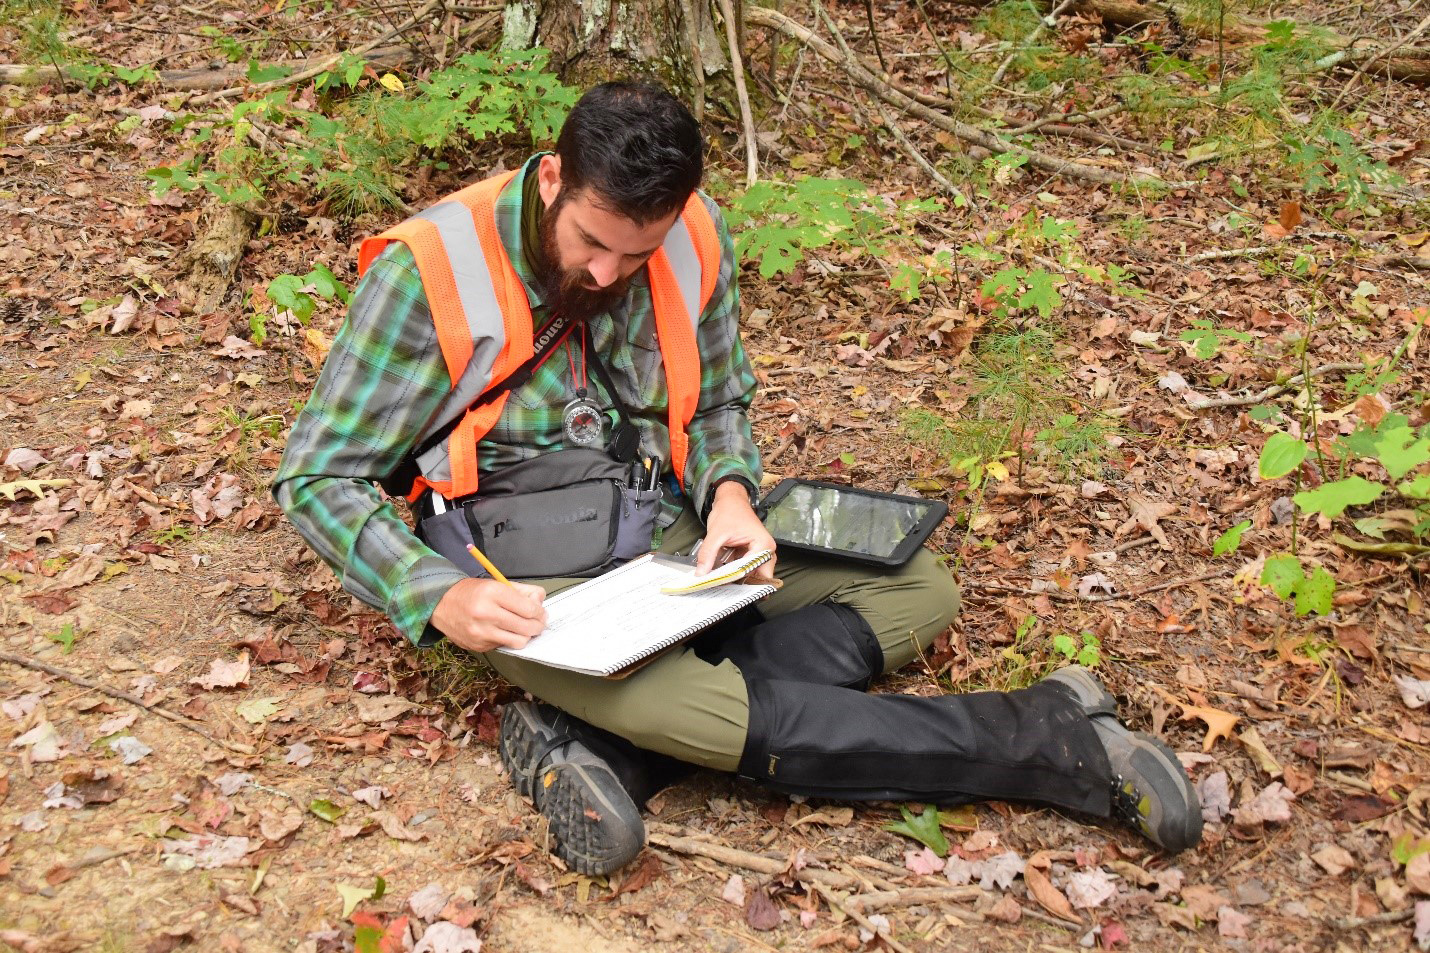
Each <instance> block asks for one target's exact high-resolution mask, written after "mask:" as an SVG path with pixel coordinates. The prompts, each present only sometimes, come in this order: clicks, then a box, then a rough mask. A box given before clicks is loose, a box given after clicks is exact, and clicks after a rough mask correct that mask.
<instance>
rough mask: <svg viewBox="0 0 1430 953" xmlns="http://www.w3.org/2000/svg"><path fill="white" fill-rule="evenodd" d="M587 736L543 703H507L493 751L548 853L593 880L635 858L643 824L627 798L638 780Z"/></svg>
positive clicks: (590, 731)
mask: <svg viewBox="0 0 1430 953" xmlns="http://www.w3.org/2000/svg"><path fill="white" fill-rule="evenodd" d="M594 731H595V730H594V729H592V728H590V726H588V725H586V724H585V723H584V722H581V721H578V720H577V719H574V718H572V717H571V716H570V715H567V714H566V713H565V712H562V711H560V710H558V709H556V708H553V707H551V706H550V705H543V704H539V703H533V702H513V703H512V704H509V705H507V706H506V708H505V710H504V711H503V712H502V722H501V744H500V750H501V760H502V764H503V765H505V766H506V769H507V772H508V774H509V775H510V776H511V781H512V783H513V784H514V785H515V786H516V790H517V793H518V794H520V795H521V796H522V797H525V798H530V799H531V801H532V803H534V804H535V805H536V809H537V810H538V811H540V812H541V814H542V816H543V817H545V818H546V820H547V823H548V824H549V825H550V828H551V834H552V837H553V838H554V839H555V841H556V855H557V856H558V857H560V858H561V859H562V860H564V861H566V863H567V864H568V865H569V866H570V867H571V868H572V869H573V870H575V871H577V872H579V873H583V874H588V875H591V876H599V875H602V874H609V873H611V872H612V871H615V870H618V869H620V868H621V867H624V866H625V865H626V864H628V863H630V862H631V861H632V860H633V859H635V856H636V855H637V854H639V853H640V851H641V848H642V847H643V846H644V845H645V824H644V822H643V821H642V820H641V814H640V809H639V808H638V807H637V806H636V803H635V801H634V800H632V798H631V794H630V793H629V792H630V790H631V788H632V787H633V786H635V785H636V784H638V783H639V782H638V781H637V780H636V779H634V778H630V777H627V778H624V779H623V778H622V777H620V776H619V773H618V768H626V769H627V771H626V772H624V773H627V774H629V773H630V769H631V767H632V766H631V765H626V764H621V763H620V761H621V760H622V759H620V757H619V755H618V754H617V753H615V752H614V751H613V750H607V751H606V752H605V754H606V756H604V757H603V755H602V754H600V753H598V750H599V749H603V748H606V746H605V745H603V744H601V743H600V742H599V741H598V740H597V739H596V736H595V734H594ZM613 761H614V762H616V763H614V764H613Z"/></svg>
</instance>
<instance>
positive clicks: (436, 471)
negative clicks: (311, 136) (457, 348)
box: [416, 201, 506, 480]
mask: <svg viewBox="0 0 1430 953" xmlns="http://www.w3.org/2000/svg"><path fill="white" fill-rule="evenodd" d="M416 217H417V218H421V219H426V220H427V221H429V222H431V223H432V224H433V225H435V226H436V227H437V233H438V234H439V235H440V236H441V237H442V246H443V248H445V249H446V251H447V260H448V263H449V264H450V266H451V268H452V278H453V281H454V283H455V284H456V286H457V297H458V299H460V301H461V306H462V315H463V317H465V318H466V321H467V329H468V331H470V332H471V336H472V359H471V361H469V362H468V363H467V366H466V369H465V370H463V371H462V376H461V377H460V378H458V380H457V381H456V382H455V386H454V387H453V388H452V391H451V392H450V393H449V394H448V395H447V397H446V398H445V399H444V400H443V401H442V405H441V407H440V408H438V411H437V413H436V415H435V416H434V417H433V418H432V420H431V422H430V423H429V424H428V425H427V428H426V429H425V430H424V431H423V432H422V435H421V437H419V438H418V441H417V442H418V443H421V442H422V441H423V440H425V439H426V438H427V436H428V435H429V434H431V433H433V432H435V431H436V430H438V429H440V428H441V427H442V426H444V425H445V424H447V423H449V422H451V421H453V420H455V419H456V418H458V417H460V416H461V415H462V413H463V412H465V411H466V409H467V407H469V406H470V405H471V403H472V401H474V400H476V399H477V396H478V395H479V394H481V393H482V391H484V390H486V389H487V385H488V384H490V383H491V373H492V366H493V365H494V364H495V363H496V359H497V356H498V355H499V354H500V353H501V349H502V348H503V347H504V346H505V344H506V325H505V324H504V323H503V321H502V313H501V306H500V304H498V302H497V295H496V289H495V288H493V287H492V275H491V269H489V268H488V267H487V262H486V258H485V256H484V255H483V254H482V243H481V240H480V239H478V238H477V228H476V224H475V223H474V222H473V221H472V212H471V210H470V209H468V208H467V207H466V206H465V205H463V204H462V203H461V202H454V201H447V202H438V203H437V204H436V205H434V206H432V207H431V208H429V209H426V210H425V211H422V212H419V213H418V214H417V216H416ZM417 465H418V467H419V468H420V469H421V470H422V473H423V474H424V475H425V476H426V477H427V478H428V479H429V480H450V479H451V478H452V475H451V466H450V464H449V462H448V459H447V447H446V445H445V444H442V445H439V446H436V447H433V448H432V449H431V450H429V451H427V453H425V454H423V455H422V456H421V457H419V458H418V460H417Z"/></svg>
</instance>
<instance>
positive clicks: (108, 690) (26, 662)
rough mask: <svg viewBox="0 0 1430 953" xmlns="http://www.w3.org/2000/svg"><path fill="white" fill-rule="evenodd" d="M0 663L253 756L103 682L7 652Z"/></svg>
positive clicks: (250, 750)
mask: <svg viewBox="0 0 1430 953" xmlns="http://www.w3.org/2000/svg"><path fill="white" fill-rule="evenodd" d="M0 661H5V662H9V663H10V664H11V665H19V666H20V667H22V668H28V669H33V670H34V671H37V672H45V673H46V674H49V675H53V676H55V677H56V678H62V679H64V680H65V681H67V682H72V683H73V684H75V685H79V686H81V687H83V688H89V689H93V690H94V691H97V692H103V693H104V694H106V695H108V696H109V697H110V698H117V699H119V700H120V701H126V702H128V703H129V704H131V705H138V706H139V707H140V708H142V709H144V710H145V711H149V712H153V713H154V714H156V715H158V716H160V717H161V718H167V719H169V720H170V721H172V722H173V723H174V724H176V725H178V726H179V727H181V728H187V729H189V730H190V731H192V732H193V733H194V734H196V735H198V736H199V737H200V738H203V739H204V740H205V741H208V742H210V743H212V744H216V745H218V746H219V747H220V748H226V749H228V750H229V751H233V752H235V753H237V754H253V748H252V746H250V745H245V744H235V743H234V742H230V741H223V740H221V739H219V738H215V737H214V736H213V735H211V734H209V733H208V732H207V731H204V729H203V728H201V727H199V725H198V724H197V723H196V722H193V721H190V720H189V719H187V718H185V717H184V716H183V715H176V714H174V713H173V712H171V711H169V710H167V709H164V708H160V707H159V706H157V705H146V704H145V703H144V699H142V698H140V697H139V696H138V695H131V694H129V693H128V692H126V691H122V690H120V689H118V688H112V687H111V686H109V685H105V684H104V683H103V682H95V681H91V680H90V679H87V678H85V677H84V676H82V675H76V674H74V673H73V672H67V671H65V670H64V669H62V668H56V667H55V666H53V665H47V664H46V663H44V662H38V661H36V660H34V659H31V658H25V657H24V656H23V655H12V654H11V653H9V652H0Z"/></svg>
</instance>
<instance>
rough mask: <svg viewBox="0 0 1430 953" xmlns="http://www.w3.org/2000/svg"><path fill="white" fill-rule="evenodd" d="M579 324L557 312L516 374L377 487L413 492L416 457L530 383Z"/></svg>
mask: <svg viewBox="0 0 1430 953" xmlns="http://www.w3.org/2000/svg"><path fill="white" fill-rule="evenodd" d="M580 323H581V322H580V321H578V320H575V319H573V318H568V317H567V316H566V315H565V314H561V313H559V312H558V313H557V314H555V315H553V316H552V318H551V320H550V321H548V322H547V324H546V327H544V328H542V329H541V331H540V332H539V333H537V334H536V336H535V337H534V338H533V339H532V342H531V357H529V358H527V360H526V361H525V362H524V363H523V364H522V365H521V366H520V367H518V368H517V369H516V370H514V371H512V372H511V373H510V374H508V375H507V376H506V377H504V378H502V379H501V380H500V381H498V382H497V383H495V384H493V385H492V386H491V387H488V388H487V389H486V390H484V391H482V392H481V394H479V395H477V399H476V400H474V401H472V403H471V404H470V405H468V407H467V409H466V410H465V411H463V412H462V413H460V414H458V415H457V416H456V417H454V418H452V420H450V421H449V422H447V423H445V424H443V425H442V426H441V428H439V429H438V430H437V431H436V432H434V433H433V434H432V436H430V437H428V438H427V439H426V440H424V441H422V443H420V444H418V445H417V446H416V447H415V448H414V449H413V450H412V452H411V453H409V454H408V455H407V457H406V458H405V459H404V460H403V461H402V462H401V463H400V464H398V466H397V469H395V470H393V471H392V472H391V473H389V474H388V475H387V476H386V477H383V478H382V479H380V480H378V481H377V482H378V484H379V485H381V486H382V488H383V489H384V490H386V491H387V492H388V494H390V495H392V496H406V495H407V492H408V491H409V490H411V489H412V481H413V480H415V479H417V477H418V476H420V475H421V470H420V469H419V468H418V466H417V458H418V457H420V456H422V455H423V454H424V453H426V452H427V451H428V450H431V449H432V448H433V447H435V446H438V445H440V444H442V443H445V442H446V440H447V438H448V437H450V436H451V435H452V431H454V430H456V429H457V426H458V425H459V424H461V422H462V419H463V418H464V417H466V416H467V414H469V413H471V412H472V411H474V410H476V409H477V408H478V407H484V406H486V405H487V404H490V403H491V402H492V401H494V400H496V399H497V398H498V397H500V396H501V395H502V394H505V393H506V392H507V391H511V390H515V389H517V388H518V387H521V386H522V385H523V384H525V383H526V382H527V381H529V380H531V375H532V374H534V373H536V369H537V368H538V367H540V366H541V365H542V363H543V362H544V361H545V360H546V359H547V358H548V357H550V356H551V355H552V354H553V353H555V351H556V349H557V348H558V347H560V346H561V344H562V343H563V342H565V340H566V339H567V338H568V337H570V336H571V332H572V331H574V330H576V328H577V326H579V325H580ZM602 383H605V381H604V380H603V381H602Z"/></svg>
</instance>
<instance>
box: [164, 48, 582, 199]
mask: <svg viewBox="0 0 1430 953" xmlns="http://www.w3.org/2000/svg"><path fill="white" fill-rule="evenodd" d="M547 57H548V54H547V52H546V51H545V50H540V49H535V50H525V51H503V52H501V53H495V54H488V53H468V54H465V55H463V56H461V57H459V58H458V59H457V60H456V62H454V63H453V64H452V65H451V66H448V67H447V68H445V69H443V70H439V71H438V72H436V73H433V74H432V75H431V76H430V77H428V78H427V79H426V80H425V81H422V82H419V83H414V84H411V85H410V86H409V85H406V84H403V83H402V82H401V80H399V79H397V78H396V77H395V76H394V75H393V74H386V75H385V76H383V77H381V78H380V79H379V80H378V81H377V82H373V81H371V80H370V79H367V78H365V75H366V73H365V69H364V68H363V67H362V64H361V61H360V60H359V59H357V58H353V57H350V58H345V59H339V60H338V61H337V63H335V64H334V66H333V67H332V68H331V69H330V70H328V71H327V72H326V73H324V74H323V75H322V76H321V77H319V79H320V80H321V84H320V86H319V89H320V92H322V93H323V94H324V96H323V108H321V109H318V110H311V109H306V108H303V107H301V106H299V105H297V104H295V103H294V102H291V101H290V99H291V96H292V93H291V91H289V90H286V89H278V90H274V91H272V92H269V93H266V94H264V95H263V96H260V97H258V98H255V99H251V100H247V101H245V102H242V103H238V104H237V105H235V106H233V107H231V108H228V109H227V111H224V110H221V109H215V110H212V111H209V112H204V113H185V114H181V115H179V116H177V117H176V118H175V119H174V125H175V128H177V129H180V130H184V131H186V132H188V133H189V139H188V145H189V146H190V148H191V150H192V152H191V154H190V155H189V156H187V157H185V158H182V159H180V160H177V161H174V162H172V163H169V164H166V165H163V166H159V167H156V168H153V169H150V170H148V171H147V172H146V173H145V174H146V176H147V177H148V178H149V179H150V180H151V182H152V183H153V186H152V187H153V189H154V191H155V192H156V193H157V194H159V195H162V194H164V193H165V192H166V191H168V190H169V189H175V188H177V189H180V190H183V191H192V190H195V189H206V190H207V191H209V192H211V193H213V194H214V195H215V196H217V197H218V198H219V199H220V201H223V202H226V203H234V204H244V205H251V206H259V205H261V204H262V203H263V202H264V201H266V199H267V198H268V195H269V192H270V191H271V190H272V189H273V188H275V187H282V188H293V189H297V188H299V187H303V188H306V189H307V190H309V191H311V192H313V193H316V194H317V195H319V196H321V197H324V198H327V199H329V200H331V201H332V202H333V203H335V204H336V205H337V207H338V208H339V209H340V210H342V211H344V212H347V213H356V212H358V211H362V210H365V209H370V208H381V207H390V206H396V205H400V204H401V201H402V200H401V196H400V186H401V182H402V179H403V177H404V176H405V175H407V174H409V173H410V172H411V171H412V170H413V169H414V168H415V167H416V166H418V165H422V164H432V165H442V164H443V163H444V162H445V161H446V160H445V159H444V158H443V157H444V156H447V155H453V154H455V153H456V152H457V150H460V149H467V148H470V147H471V146H473V145H475V144H476V143H479V142H482V141H484V140H487V139H491V138H496V137H501V136H506V135H509V134H514V133H517V132H519V131H522V130H524V131H525V132H526V133H527V134H528V135H529V136H530V138H531V139H532V141H540V140H544V139H550V138H552V137H553V136H554V134H555V131H556V130H557V129H558V128H559V127H560V124H561V122H562V121H563V120H564V119H565V116H566V113H567V112H568V111H569V110H570V108H571V106H572V105H574V103H575V101H576V96H577V91H576V90H575V89H573V88H572V87H568V86H565V85H564V84H562V83H561V82H560V81H559V80H558V79H557V78H556V76H555V75H554V74H552V73H551V72H549V71H548V69H547ZM279 78H281V76H280V75H277V74H274V75H269V74H267V73H263V72H262V71H260V70H258V68H257V65H256V64H251V69H250V79H251V80H253V81H254V82H263V81H269V80H274V79H279ZM343 89H347V90H350V91H351V95H349V96H347V97H346V98H342V99H336V98H334V97H333V96H332V95H331V94H332V93H335V92H338V91H341V90H343ZM259 210H260V211H261V209H259Z"/></svg>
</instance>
